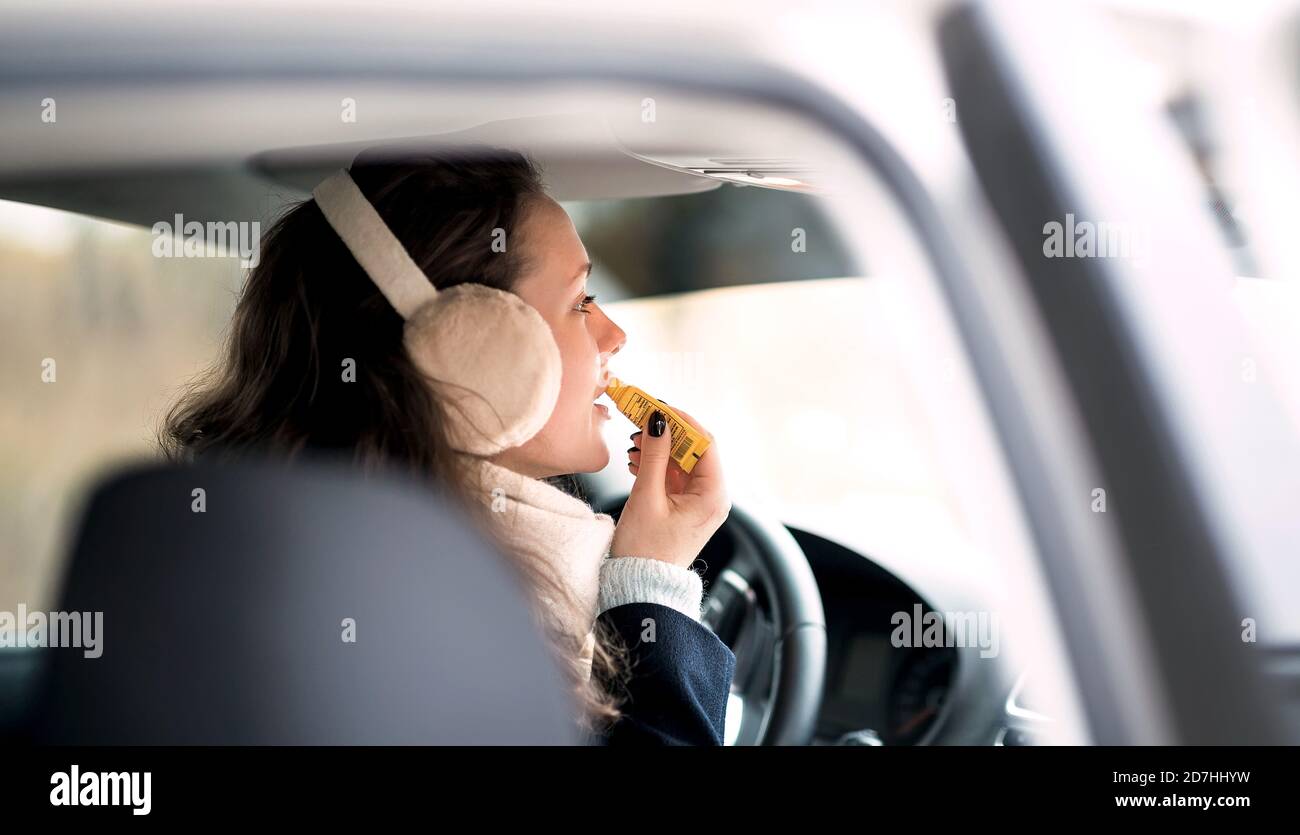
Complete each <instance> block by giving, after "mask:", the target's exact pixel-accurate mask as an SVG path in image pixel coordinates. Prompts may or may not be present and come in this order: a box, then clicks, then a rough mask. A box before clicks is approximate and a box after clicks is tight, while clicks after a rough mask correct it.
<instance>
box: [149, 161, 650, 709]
mask: <svg viewBox="0 0 1300 835" xmlns="http://www.w3.org/2000/svg"><path fill="white" fill-rule="evenodd" d="M350 170H351V174H352V178H353V179H354V180H355V181H356V183H357V186H358V187H359V188H360V189H361V191H362V192H363V193H364V194H365V195H366V197H367V198H368V199H369V200H370V202H371V203H372V204H373V205H374V207H375V209H376V210H377V211H378V212H379V214H380V216H381V217H383V219H384V221H385V222H386V223H387V224H388V226H389V228H390V229H392V231H393V234H395V235H396V236H397V238H398V240H400V241H401V242H402V244H403V245H404V246H405V247H406V250H407V252H409V253H410V255H411V258H412V260H414V261H415V263H416V264H417V265H418V266H419V267H420V269H422V270H423V271H424V274H425V275H426V276H427V277H428V279H429V281H430V282H431V283H432V284H433V285H434V286H435V287H437V288H438V289H446V288H448V287H453V286H455V285H457V284H462V283H466V282H476V283H479V284H486V285H488V286H490V287H496V288H498V289H501V290H506V291H512V290H513V288H514V287H515V285H516V282H517V280H518V279H519V277H520V276H521V275H522V274H523V273H524V272H525V271H526V270H527V268H528V265H529V260H528V242H527V240H526V239H525V238H524V237H523V236H522V235H521V234H520V231H519V230H520V229H521V227H522V222H523V220H524V218H525V217H526V214H527V212H528V211H529V209H530V202H531V201H533V200H535V199H536V198H538V197H539V196H541V195H543V194H544V193H545V192H544V187H543V183H542V175H541V171H540V169H539V168H538V166H537V165H536V163H534V162H533V161H532V160H530V159H528V158H527V157H526V156H524V155H522V154H518V153H515V152H512V151H504V150H501V149H496V148H483V147H478V148H466V149H461V150H457V151H439V152H438V153H437V155H431V154H412V153H411V152H409V151H403V152H401V153H395V152H394V151H393V150H392V149H375V150H372V151H368V152H365V153H363V154H362V155H361V156H358V157H357V159H356V160H354V161H353V163H352V166H351V169H350ZM497 228H500V229H504V230H505V231H506V235H507V239H508V240H510V241H511V246H510V247H508V248H507V251H506V252H504V253H502V252H494V251H492V248H491V247H490V243H491V241H492V231H493V230H494V229H497ZM402 327H403V321H402V318H401V316H400V315H399V314H398V313H397V312H396V311H395V310H394V309H393V308H392V306H391V305H390V304H389V303H388V301H387V299H385V298H384V296H383V295H382V294H381V293H380V292H379V290H378V289H377V288H376V286H375V284H374V282H372V281H371V280H370V278H369V277H368V276H367V275H366V274H365V272H364V271H363V270H362V269H361V267H360V265H358V264H357V262H356V260H355V259H354V258H353V257H352V254H351V253H350V252H348V250H347V247H346V246H345V245H344V244H343V242H342V241H341V240H340V238H339V237H338V235H337V234H335V232H334V230H333V229H332V228H331V227H330V226H329V224H328V223H327V222H326V220H325V217H324V215H323V214H322V213H321V211H320V208H319V207H318V206H317V205H316V201H315V200H310V199H309V200H306V201H304V202H302V203H299V204H297V205H296V206H294V207H293V208H291V209H290V210H289V211H287V212H286V213H285V214H283V215H282V216H281V217H280V218H279V219H278V220H277V221H276V222H275V223H273V224H272V225H271V226H270V227H269V228H268V229H267V231H266V233H265V235H264V236H263V238H262V241H261V257H260V260H259V261H258V263H257V265H256V266H255V267H253V268H252V269H251V270H250V272H249V275H248V278H247V281H246V283H245V284H244V287H243V290H242V292H241V293H240V296H239V300H238V303H237V305H236V307H235V312H234V317H233V320H232V322H231V325H230V330H229V333H228V336H227V339H226V347H225V351H224V356H223V357H222V358H221V359H219V360H218V362H217V363H216V364H215V365H214V366H213V367H212V368H211V369H210V370H209V371H207V372H206V373H205V374H203V375H201V376H200V377H199V378H197V379H196V380H195V381H193V382H192V383H191V384H190V385H189V387H188V388H187V390H186V391H185V392H184V394H183V396H182V397H181V398H180V400H179V401H178V402H177V403H176V404H175V405H174V406H173V408H172V409H171V411H170V412H169V413H168V414H167V416H166V417H165V418H164V422H163V426H162V428H161V429H160V431H159V443H160V446H161V448H162V450H163V452H164V454H165V455H167V456H168V457H169V458H171V459H173V460H177V461H188V460H196V459H199V458H203V459H204V460H209V459H222V458H229V457H236V456H240V455H244V454H247V453H257V454H259V455H271V456H276V457H283V458H286V459H292V458H294V457H295V456H297V455H299V454H302V453H307V452H320V453H328V454H331V455H334V456H337V455H339V454H342V455H344V456H345V457H347V458H348V459H349V460H351V461H353V462H354V463H355V464H356V465H357V466H358V467H359V468H361V469H362V470H363V471H365V472H375V471H379V470H387V469H397V470H399V471H402V472H404V473H406V474H411V475H415V476H416V477H418V478H421V479H428V480H432V481H434V482H437V483H440V484H441V485H444V486H450V487H451V488H452V494H453V495H454V496H457V497H459V498H460V499H462V500H463V503H464V505H465V507H466V509H467V510H469V511H470V512H471V513H475V514H479V516H478V518H479V520H480V527H481V528H482V529H483V531H484V532H485V533H486V534H487V535H488V536H489V537H490V538H492V539H493V540H494V541H496V542H497V544H498V545H499V546H500V547H501V549H502V550H503V551H504V552H505V553H507V554H509V555H510V556H511V557H513V558H514V559H513V563H514V565H515V566H516V568H517V570H518V571H519V572H520V573H521V574H522V575H523V577H524V580H525V584H526V586H527V587H528V588H529V589H530V590H531V591H532V592H533V595H534V599H533V603H534V613H535V615H536V620H537V621H538V623H539V626H541V627H542V628H543V631H544V632H545V633H546V635H547V636H548V637H549V641H548V646H549V648H550V649H551V651H552V653H553V654H554V655H555V657H556V658H557V660H558V661H559V662H560V667H561V670H562V671H564V673H565V675H566V677H567V679H568V680H569V682H570V684H571V686H572V687H573V689H574V692H575V696H576V698H577V702H578V707H579V717H578V718H579V726H580V727H581V728H582V729H583V730H584V731H587V732H594V733H600V732H602V731H603V730H606V729H608V727H609V726H610V725H611V724H612V723H613V722H615V721H616V720H617V719H618V717H619V715H620V714H619V709H618V707H619V704H620V703H621V698H622V696H623V695H624V694H625V692H626V691H625V685H626V681H627V675H628V670H627V650H626V647H625V646H623V645H622V644H621V642H620V641H619V640H618V638H617V635H616V634H615V633H613V632H612V630H607V629H605V628H604V627H603V624H601V623H600V622H598V623H597V625H596V630H597V632H596V637H597V641H596V649H595V655H594V657H593V659H592V667H591V677H590V680H588V678H587V676H586V675H584V674H583V670H582V666H581V664H580V663H579V661H578V655H579V652H580V650H581V644H580V642H578V640H577V638H576V636H570V635H566V634H563V633H562V632H560V631H558V630H557V629H555V628H552V627H551V625H550V621H548V620H547V619H546V618H545V617H544V616H543V615H542V612H541V608H540V606H539V605H538V603H537V601H538V599H540V597H542V596H545V597H548V598H550V599H552V600H555V601H557V602H558V603H559V605H561V606H569V607H576V605H577V604H576V603H575V602H574V598H573V596H572V594H571V593H570V591H569V590H568V589H565V588H562V587H561V586H560V584H559V581H558V580H557V579H556V578H555V577H553V576H552V575H551V573H550V572H549V571H548V570H547V567H546V566H544V565H539V564H536V563H534V562H533V561H532V560H530V559H528V558H527V557H526V556H524V555H521V554H519V553H517V552H514V551H512V550H511V549H509V548H507V547H505V545H504V543H503V542H501V541H500V540H499V539H498V538H497V537H495V536H494V534H493V529H494V526H493V525H492V524H491V521H490V519H489V518H488V513H487V511H486V508H487V507H488V504H489V503H487V502H485V501H482V500H476V497H482V496H484V495H485V494H487V486H486V485H484V484H481V483H479V482H478V480H477V479H476V477H475V474H474V469H473V468H472V467H471V466H470V465H469V464H470V462H467V461H466V460H465V458H464V456H462V455H459V454H457V453H455V452H454V451H453V450H452V449H451V447H450V446H449V443H448V438H447V435H446V432H445V423H444V405H443V403H441V402H440V400H439V398H438V397H437V396H436V393H435V390H434V388H433V387H432V386H431V385H429V382H428V381H427V380H426V379H425V378H424V377H423V376H422V374H421V373H420V372H419V371H418V370H417V369H416V367H415V365H414V364H413V363H412V361H411V359H410V358H409V357H408V355H407V353H406V351H405V349H404V347H403V344H402ZM347 360H352V361H354V362H355V370H356V373H355V381H351V382H344V380H343V373H342V371H343V368H344V363H345V362H346V361H347ZM563 479H564V477H559V478H558V479H556V480H551V482H550V483H552V484H553V485H554V486H557V487H559V488H561V489H566V488H567V489H569V490H570V492H572V490H571V487H568V485H569V484H571V483H572V480H571V479H569V480H568V481H565V480H563Z"/></svg>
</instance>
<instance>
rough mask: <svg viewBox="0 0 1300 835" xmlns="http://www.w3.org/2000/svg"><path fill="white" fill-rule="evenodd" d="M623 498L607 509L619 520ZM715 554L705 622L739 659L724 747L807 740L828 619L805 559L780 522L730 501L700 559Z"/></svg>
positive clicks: (822, 671)
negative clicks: (726, 514)
mask: <svg viewBox="0 0 1300 835" xmlns="http://www.w3.org/2000/svg"><path fill="white" fill-rule="evenodd" d="M626 501H627V495H626V494H624V495H623V496H622V498H620V499H618V500H616V501H613V502H610V503H607V507H606V510H605V512H607V513H609V514H610V515H611V516H613V517H614V518H615V519H617V518H618V514H619V513H621V512H622V509H623V505H624V504H625V503H626ZM728 550H729V551H731V554H730V558H729V559H727V558H726V552H727V551H728ZM715 553H718V554H719V560H718V571H717V573H716V575H715V576H714V577H713V581H712V583H711V585H710V586H709V587H708V589H707V594H706V596H705V610H704V617H703V623H704V625H705V626H706V627H708V628H709V629H710V630H712V631H713V633H714V634H716V635H717V636H718V637H719V638H720V639H722V641H723V642H724V643H725V644H727V646H728V647H730V648H731V651H732V652H733V653H734V654H735V656H736V671H735V675H734V676H733V678H732V684H731V696H730V698H729V699H728V704H727V728H726V737H727V743H726V744H728V745H807V744H808V743H809V741H810V740H811V739H812V736H813V733H814V731H815V730H816V724H817V715H818V712H819V711H820V709H821V701H822V688H823V684H824V682H825V677H826V616H825V613H824V611H823V610H822V598H821V592H820V591H819V590H818V588H817V580H816V578H815V577H814V576H813V572H812V568H810V567H809V565H808V558H807V557H806V556H804V553H803V549H802V548H800V547H799V543H798V542H796V541H795V538H794V537H793V536H791V534H790V532H789V531H788V530H786V528H785V527H784V526H783V525H782V524H781V523H779V522H776V521H772V520H769V519H766V518H763V517H761V516H757V515H755V514H751V513H749V512H747V511H746V510H744V509H743V508H741V507H738V506H737V505H736V504H735V503H734V502H733V503H732V507H731V513H730V514H729V515H728V517H727V520H726V521H725V522H724V523H723V525H722V527H721V528H719V529H718V531H717V533H715V534H714V535H713V538H712V539H711V540H710V541H709V544H708V545H707V546H706V547H705V549H704V550H703V551H702V552H701V558H703V559H705V560H706V562H708V561H712V560H714V559H715V557H714V556H713V555H714V554H715Z"/></svg>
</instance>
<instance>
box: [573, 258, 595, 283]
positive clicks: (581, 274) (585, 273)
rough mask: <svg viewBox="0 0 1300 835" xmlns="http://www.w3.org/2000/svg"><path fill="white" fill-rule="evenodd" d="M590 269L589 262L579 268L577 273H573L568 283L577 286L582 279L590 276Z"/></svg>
mask: <svg viewBox="0 0 1300 835" xmlns="http://www.w3.org/2000/svg"><path fill="white" fill-rule="evenodd" d="M591 267H592V264H591V262H590V261H588V262H587V263H585V264H583V265H581V266H579V267H578V271H577V272H576V273H574V275H573V278H572V279H570V283H571V284H577V283H578V282H580V281H582V280H583V279H584V278H587V277H589V276H590V275H591Z"/></svg>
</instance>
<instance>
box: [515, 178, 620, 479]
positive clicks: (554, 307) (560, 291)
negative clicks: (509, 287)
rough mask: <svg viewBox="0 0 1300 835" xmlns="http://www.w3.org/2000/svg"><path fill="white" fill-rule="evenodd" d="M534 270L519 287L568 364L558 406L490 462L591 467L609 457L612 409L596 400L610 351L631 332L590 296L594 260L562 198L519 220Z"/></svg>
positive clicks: (543, 469)
mask: <svg viewBox="0 0 1300 835" xmlns="http://www.w3.org/2000/svg"><path fill="white" fill-rule="evenodd" d="M521 237H522V239H523V244H522V245H523V246H525V247H527V250H528V251H527V259H528V261H529V262H530V264H529V270H528V271H527V272H525V273H524V274H523V275H522V276H521V277H520V280H519V283H518V284H517V286H516V287H515V288H514V291H515V293H517V294H518V295H519V297H520V298H522V299H523V300H524V301H526V302H528V303H529V304H530V305H532V306H533V307H534V308H536V309H537V312H538V313H540V314H541V315H542V318H543V319H545V320H546V323H547V324H548V325H550V326H551V332H552V333H553V334H554V336H555V342H556V344H557V345H558V346H559V348H560V360H561V363H562V365H563V368H564V373H563V378H562V381H561V384H560V396H559V399H558V400H557V402H556V404H555V411H554V412H552V413H551V418H550V420H549V421H547V423H546V425H545V426H543V427H542V429H541V431H540V432H538V433H537V434H536V435H535V436H533V437H532V438H530V439H529V440H528V442H527V443H525V444H522V445H521V446H518V447H514V448H513V449H508V450H505V451H503V452H501V453H499V454H498V455H496V456H494V457H493V459H492V460H493V462H494V463H496V464H498V465H500V466H503V467H507V468H509V469H512V470H515V471H516V472H519V473H522V474H524V475H527V476H532V477H534V478H546V477H548V476H553V475H562V474H566V473H590V472H596V471H598V470H601V469H604V467H605V465H606V464H608V463H609V449H608V447H606V446H605V441H604V438H603V437H602V434H601V433H602V429H603V426H604V424H605V422H606V421H607V420H609V418H608V417H606V416H605V414H606V413H605V412H604V411H603V410H601V409H597V408H596V407H595V400H596V398H597V397H599V396H600V393H601V392H602V391H603V390H604V387H605V383H606V382H607V380H608V377H609V372H608V369H607V367H606V363H607V362H608V360H609V357H610V355H611V354H613V353H615V352H617V351H618V350H619V349H620V348H622V347H623V343H624V342H625V341H626V340H627V334H626V333H624V332H623V330H622V328H620V327H619V326H618V325H616V324H614V322H613V321H611V320H610V319H609V318H608V317H607V316H605V314H604V313H603V312H601V309H600V308H599V307H598V306H597V305H596V304H595V303H594V302H585V303H584V299H585V298H586V297H587V296H588V293H587V274H588V272H589V270H590V261H589V259H588V257H587V248H586V247H584V246H583V245H582V241H581V239H579V238H578V232H577V230H576V229H574V227H573V221H572V220H571V219H570V218H569V215H568V213H567V212H566V211H564V208H563V207H562V206H560V204H559V203H557V202H555V201H554V200H552V199H551V198H549V197H540V198H538V199H535V200H533V201H532V202H531V203H530V204H529V208H528V209H527V214H526V216H525V219H524V221H523V224H522V235H521Z"/></svg>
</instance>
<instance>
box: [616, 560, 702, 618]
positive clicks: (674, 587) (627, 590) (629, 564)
mask: <svg viewBox="0 0 1300 835" xmlns="http://www.w3.org/2000/svg"><path fill="white" fill-rule="evenodd" d="M703 598H704V582H703V580H702V579H701V578H700V575H699V574H697V573H696V572H695V571H694V570H692V569H690V568H682V567H681V566H677V565H673V564H672V563H668V562H664V561H663V560H656V559H653V558H651V557H607V558H606V559H605V561H604V562H603V563H602V564H601V566H600V594H599V598H598V601H597V605H596V614H597V616H599V615H600V614H601V613H603V612H605V611H607V610H609V609H613V608H614V607H615V606H622V605H624V604H626V603H658V604H660V605H663V606H667V607H668V608H670V609H676V610H677V611H679V612H681V613H682V614H684V615H686V616H687V617H689V618H690V619H692V620H694V621H695V622H696V623H699V621H700V615H701V611H700V610H701V605H702V603H703Z"/></svg>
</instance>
